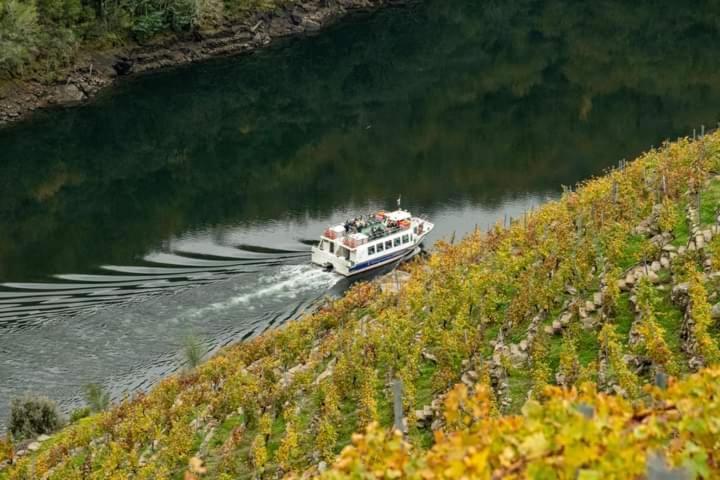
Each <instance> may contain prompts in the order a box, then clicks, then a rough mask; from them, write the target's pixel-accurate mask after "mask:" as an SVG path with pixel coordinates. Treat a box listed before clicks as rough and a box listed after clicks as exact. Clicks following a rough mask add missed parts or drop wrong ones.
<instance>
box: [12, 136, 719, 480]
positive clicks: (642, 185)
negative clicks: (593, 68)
mask: <svg viewBox="0 0 720 480" xmlns="http://www.w3.org/2000/svg"><path fill="white" fill-rule="evenodd" d="M716 172H720V133H713V134H708V135H702V136H700V137H698V138H695V139H679V140H678V141H676V142H673V143H669V144H666V145H664V146H663V147H661V148H659V149H656V150H652V151H649V152H648V153H646V154H644V155H643V156H642V157H640V158H639V159H637V160H635V161H633V162H630V163H624V162H623V163H622V164H621V165H620V166H619V167H618V168H617V169H614V170H612V171H609V172H607V174H606V175H604V176H602V177H600V178H596V179H591V180H588V181H587V182H584V183H583V184H581V185H578V186H577V187H576V188H574V189H566V190H565V192H564V193H563V195H562V197H561V198H560V199H559V200H558V201H554V202H550V203H548V204H546V205H544V206H543V207H541V208H539V209H537V210H535V211H531V212H527V213H526V214H525V215H523V216H522V217H521V218H517V219H512V220H511V221H510V222H509V225H501V224H498V225H496V226H495V227H493V228H492V229H490V230H489V231H479V230H478V231H476V232H474V233H473V234H471V235H469V236H467V237H466V238H465V239H463V240H462V241H460V242H457V243H440V244H438V245H436V248H435V252H434V253H433V254H432V255H431V256H430V257H429V258H427V259H424V260H418V261H417V262H415V263H412V264H409V265H406V266H404V267H403V268H404V269H406V270H407V271H408V273H409V275H408V276H407V280H406V281H404V283H403V284H402V285H401V286H400V288H399V291H396V290H397V289H392V288H381V286H380V285H379V284H378V283H363V284H359V285H356V286H355V287H353V288H352V289H351V290H350V291H349V292H348V293H347V294H346V295H345V296H344V298H342V299H340V300H337V301H334V302H332V303H328V304H327V305H325V306H324V307H322V308H321V309H319V310H318V311H317V312H316V313H314V314H312V315H309V316H307V317H306V318H304V319H302V320H299V321H295V322H291V323H289V324H287V325H286V326H284V327H283V328H280V329H278V330H275V331H272V332H268V333H266V334H264V335H262V336H260V337H258V338H256V339H254V340H251V341H249V342H246V343H242V344H238V345H235V346H232V347H229V348H227V349H226V350H224V351H223V352H221V353H220V354H218V355H217V356H215V357H214V358H212V359H210V360H209V361H207V362H206V363H204V364H201V365H200V366H198V367H197V368H195V369H193V370H192V371H189V372H185V373H182V374H178V375H176V376H173V377H171V378H168V379H166V380H165V381H163V382H162V383H161V384H160V385H158V386H157V387H156V388H155V389H153V390H152V391H151V392H150V393H148V394H145V395H138V396H136V397H134V398H131V399H128V400H126V401H124V402H122V403H121V404H119V405H116V406H114V407H111V408H110V409H109V410H107V411H105V412H101V413H99V414H95V415H93V416H90V417H87V418H84V419H81V420H79V421H77V422H75V423H73V424H71V425H69V426H68V427H66V428H65V429H63V430H61V431H60V432H59V433H56V434H55V435H53V436H52V437H50V438H49V439H48V440H46V441H44V442H43V443H42V445H41V446H40V448H39V449H38V450H37V451H35V452H33V453H31V454H25V455H22V456H19V455H16V454H17V451H16V449H15V448H14V446H13V444H12V442H11V441H9V440H8V441H5V442H0V462H2V461H3V460H11V462H10V463H11V464H10V465H8V466H7V468H5V469H4V470H0V479H13V480H15V479H30V478H52V479H63V480H64V479H101V478H103V479H104V478H113V479H125V478H138V479H164V478H179V479H183V478H184V479H198V480H200V479H235V478H277V477H281V476H291V477H310V476H316V475H320V476H324V477H328V478H344V477H353V478H367V477H374V476H379V477H388V478H397V477H401V476H406V477H413V478H426V479H427V478H435V477H442V478H461V477H467V478H470V477H476V478H488V479H489V478H526V477H531V478H573V479H574V478H578V479H584V480H589V479H599V478H716V477H717V476H719V475H720V458H718V454H717V452H718V451H720V370H717V369H716V368H715V367H714V366H715V365H718V363H720V344H719V343H718V341H719V340H720V306H714V305H715V304H716V303H718V302H720V297H718V291H720V223H718V220H720V218H718V213H719V209H720V178H718V177H716ZM719 366H720V365H719ZM397 380H400V381H401V382H402V385H403V394H402V413H403V415H404V422H403V423H404V426H403V430H404V431H402V432H401V431H398V430H393V429H392V425H393V422H394V417H393V393H392V385H393V384H394V383H395V382H396V381H397ZM3 457H5V458H3ZM6 463H7V462H6Z"/></svg>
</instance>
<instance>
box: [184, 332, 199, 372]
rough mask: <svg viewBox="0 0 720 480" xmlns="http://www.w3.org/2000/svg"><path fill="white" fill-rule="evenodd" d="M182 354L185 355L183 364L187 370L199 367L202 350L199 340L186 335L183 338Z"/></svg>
mask: <svg viewBox="0 0 720 480" xmlns="http://www.w3.org/2000/svg"><path fill="white" fill-rule="evenodd" d="M183 353H184V355H185V364H186V365H187V367H188V368H190V369H193V368H195V367H197V366H198V365H200V361H202V357H203V348H202V344H201V343H200V340H199V339H198V338H197V337H195V336H193V335H188V336H187V337H186V338H185V346H184V350H183Z"/></svg>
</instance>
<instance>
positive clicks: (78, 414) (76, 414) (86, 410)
mask: <svg viewBox="0 0 720 480" xmlns="http://www.w3.org/2000/svg"><path fill="white" fill-rule="evenodd" d="M91 413H92V411H91V410H90V407H82V408H77V409H75V410H73V411H72V413H70V423H75V422H77V421H78V420H81V419H83V418H85V417H87V416H88V415H90V414H91Z"/></svg>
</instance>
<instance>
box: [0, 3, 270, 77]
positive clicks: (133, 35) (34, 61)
mask: <svg viewBox="0 0 720 480" xmlns="http://www.w3.org/2000/svg"><path fill="white" fill-rule="evenodd" d="M279 3H280V0H125V1H119V0H28V1H21V0H0V79H2V78H3V77H5V78H13V77H19V76H24V75H25V74H28V73H31V72H35V73H36V74H40V75H42V76H47V75H50V77H52V76H53V74H58V72H59V71H61V70H62V69H63V68H65V67H67V66H69V65H71V64H72V62H73V61H74V59H75V57H76V56H77V55H78V53H79V52H80V51H82V50H83V49H90V50H97V49H104V48H108V47H113V46H118V45H122V44H126V43H128V42H139V43H143V42H146V41H148V40H150V39H151V38H153V37H155V36H157V35H159V34H161V33H175V34H185V33H190V32H192V31H194V30H197V29H199V28H204V29H212V28H214V27H217V26H218V25H219V24H220V23H222V22H223V21H224V20H226V19H239V18H242V17H244V16H247V15H248V14H251V13H255V12H258V11H266V10H271V9H273V8H275V7H276V5H277V4H279Z"/></svg>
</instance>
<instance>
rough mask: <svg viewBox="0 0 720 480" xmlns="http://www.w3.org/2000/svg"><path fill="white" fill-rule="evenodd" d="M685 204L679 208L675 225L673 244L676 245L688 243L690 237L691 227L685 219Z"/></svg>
mask: <svg viewBox="0 0 720 480" xmlns="http://www.w3.org/2000/svg"><path fill="white" fill-rule="evenodd" d="M684 212H685V205H684V204H683V205H681V208H678V211H677V217H676V218H675V226H674V227H673V236H674V237H675V238H673V241H672V244H673V245H675V246H676V247H680V246H682V245H687V242H688V239H689V238H690V227H689V226H688V224H687V221H686V220H685V213H684Z"/></svg>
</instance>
